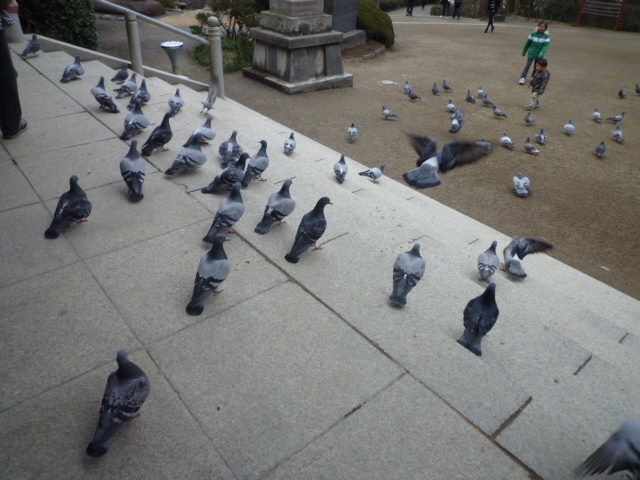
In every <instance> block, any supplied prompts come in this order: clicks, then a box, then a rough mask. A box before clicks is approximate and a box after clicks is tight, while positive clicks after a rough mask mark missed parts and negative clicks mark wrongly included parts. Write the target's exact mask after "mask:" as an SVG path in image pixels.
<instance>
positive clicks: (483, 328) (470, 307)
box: [458, 283, 500, 357]
mask: <svg viewBox="0 0 640 480" xmlns="http://www.w3.org/2000/svg"><path fill="white" fill-rule="evenodd" d="M499 314H500V310H499V309H498V304H497V303H496V284H495V283H490V284H489V286H488V287H487V289H486V290H485V291H484V293H483V294H482V295H480V296H479V297H476V298H474V299H473V300H470V301H469V303H467V306H466V307H465V308H464V312H463V319H464V320H463V323H464V333H463V334H462V336H461V337H460V338H459V339H458V343H459V344H460V345H462V346H463V347H464V348H466V349H467V350H469V351H470V352H471V353H473V354H475V355H477V356H479V357H481V356H482V346H481V342H482V337H484V336H485V335H486V334H487V333H489V332H490V331H491V329H492V328H493V326H494V325H495V324H496V321H497V320H498V315H499Z"/></svg>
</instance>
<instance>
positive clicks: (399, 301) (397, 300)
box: [389, 293, 407, 307]
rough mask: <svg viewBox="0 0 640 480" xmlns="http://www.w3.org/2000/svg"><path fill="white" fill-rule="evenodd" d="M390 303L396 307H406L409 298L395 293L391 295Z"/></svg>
mask: <svg viewBox="0 0 640 480" xmlns="http://www.w3.org/2000/svg"><path fill="white" fill-rule="evenodd" d="M389 301H390V302H391V303H393V304H394V305H398V306H400V307H404V306H405V305H406V304H407V297H406V295H405V296H400V295H397V294H395V293H392V294H391V295H389Z"/></svg>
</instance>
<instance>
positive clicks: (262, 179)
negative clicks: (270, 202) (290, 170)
mask: <svg viewBox="0 0 640 480" xmlns="http://www.w3.org/2000/svg"><path fill="white" fill-rule="evenodd" d="M258 178H259V179H260V181H261V182H266V181H267V179H266V178H262V177H258Z"/></svg>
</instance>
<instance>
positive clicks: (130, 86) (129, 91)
mask: <svg viewBox="0 0 640 480" xmlns="http://www.w3.org/2000/svg"><path fill="white" fill-rule="evenodd" d="M137 91H138V84H137V82H136V73H135V72H133V73H132V74H131V78H130V79H129V80H127V81H126V82H124V83H123V84H122V85H121V86H120V87H119V88H116V89H115V90H114V92H118V95H116V99H120V98H123V97H126V96H127V95H133V94H134V93H136V92H137Z"/></svg>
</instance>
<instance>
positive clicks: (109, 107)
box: [91, 77, 120, 113]
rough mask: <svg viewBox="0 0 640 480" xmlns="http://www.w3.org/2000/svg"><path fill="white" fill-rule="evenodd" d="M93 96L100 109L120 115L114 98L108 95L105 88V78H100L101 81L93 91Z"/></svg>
mask: <svg viewBox="0 0 640 480" xmlns="http://www.w3.org/2000/svg"><path fill="white" fill-rule="evenodd" d="M91 94H92V95H93V98H95V99H96V101H97V102H98V103H99V104H100V108H101V109H102V110H106V111H107V112H111V113H120V110H118V107H117V106H116V104H115V103H113V98H111V96H110V95H109V94H108V93H107V90H106V89H105V88H104V77H100V81H99V82H98V85H96V86H95V87H93V88H92V89H91Z"/></svg>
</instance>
